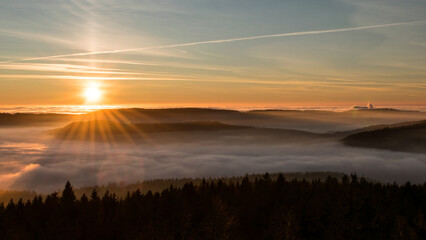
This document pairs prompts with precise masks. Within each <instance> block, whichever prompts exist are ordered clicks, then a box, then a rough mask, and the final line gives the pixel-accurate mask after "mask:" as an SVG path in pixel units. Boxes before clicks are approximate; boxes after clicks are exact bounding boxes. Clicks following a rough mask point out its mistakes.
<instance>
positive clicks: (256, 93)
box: [0, 0, 426, 105]
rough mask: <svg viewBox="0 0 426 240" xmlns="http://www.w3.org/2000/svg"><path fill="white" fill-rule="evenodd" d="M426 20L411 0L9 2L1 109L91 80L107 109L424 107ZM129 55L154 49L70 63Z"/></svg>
mask: <svg viewBox="0 0 426 240" xmlns="http://www.w3.org/2000/svg"><path fill="white" fill-rule="evenodd" d="M425 12H426V2H425V1H414V0H408V1H396V0H369V1H367V0H324V1H311V0H310V1H300V0H299V1H296V0H295V1H269V0H266V1H248V0H245V1H243V0H228V1H206V0H197V1H192V0H190V1H188V0H183V1H162V0H161V1H130V0H121V1H118V0H117V1H113V0H106V1H105V0H104V1H94V0H91V1H87V0H85V1H77V0H73V1H62V0H57V1H53V0H51V1H47V0H45V1H29V0H23V1H20V0H16V1H9V0H0V104H6V105H14V104H18V105H19V104H82V103H84V98H83V97H82V96H81V94H80V93H81V92H82V91H83V89H84V88H85V86H87V84H89V83H92V82H94V81H96V82H99V84H100V85H101V86H102V90H103V92H104V98H103V99H102V101H101V102H100V104H136V103H143V104H162V103H179V104H191V103H200V104H210V105H211V104H218V105H220V104H244V105H250V104H281V105H306V104H308V105H315V104H318V105H321V104H325V105H330V104H337V105H338V104H351V103H353V104H359V103H364V102H367V101H373V102H377V103H380V104H398V103H400V104H424V103H426V97H425V96H426V94H425V92H426V91H425V90H426V22H424V21H426V16H425V14H424V13H425ZM415 21H417V22H415ZM419 21H420V22H419ZM394 23H402V24H401V25H393V26H383V27H376V28H369V29H364V30H356V31H345V32H331V33H321V34H310V35H299V36H285V37H273V38H262V39H251V40H250V39H249V40H241V41H232V42H221V43H214V44H198V45H191V46H177V47H169V48H151V47H157V46H165V45H173V44H185V43H196V42H202V41H212V40H220V39H234V38H246V37H253V36H263V35H271V34H282V33H298V32H306V31H322V30H333V29H346V28H353V27H360V26H372V25H381V24H394ZM131 48H136V49H141V48H145V49H144V50H135V51H125V52H114V53H111V52H109V53H104V54H87V55H80V56H71V55H69V54H75V53H87V52H98V51H113V50H122V49H131ZM147 48H151V49H147ZM57 55H66V56H63V57H53V58H44V57H49V56H57ZM68 55H69V56H68Z"/></svg>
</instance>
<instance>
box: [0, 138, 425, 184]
mask: <svg viewBox="0 0 426 240" xmlns="http://www.w3.org/2000/svg"><path fill="white" fill-rule="evenodd" d="M1 131H3V130H0V133H1V134H0V136H2V137H1V138H0V142H1V141H2V140H3V139H5V138H7V135H5V134H3V133H4V132H1ZM21 133H22V132H21ZM33 133H34V130H33ZM39 133H41V132H39ZM21 136H25V138H24V137H17V138H15V139H14V140H13V141H15V142H27V144H21V145H14V146H15V151H13V152H11V151H9V153H8V154H7V155H5V154H3V153H4V151H2V150H0V151H1V154H0V163H1V165H2V166H8V165H16V166H15V167H14V168H13V169H10V170H7V171H2V172H1V173H0V188H10V189H31V190H36V191H40V192H51V191H53V190H57V189H60V188H62V187H63V184H64V182H65V181H67V180H70V181H71V182H72V183H73V184H74V185H76V186H90V185H96V184H108V183H109V182H127V183H131V182H135V181H137V180H144V179H156V178H179V177H222V176H235V175H244V174H246V173H264V172H266V171H268V172H295V171H340V172H346V173H351V172H357V173H358V174H360V175H365V176H367V177H371V178H375V179H378V180H380V181H384V182H387V181H389V182H393V181H397V182H399V183H404V182H405V181H408V180H409V181H411V182H414V183H423V182H424V181H426V177H425V175H424V173H425V172H426V161H425V159H424V155H421V154H409V153H399V152H390V151H383V150H372V149H360V148H350V147H345V146H343V145H341V144H340V143H337V142H323V143H312V144H270V143H268V144H262V143H259V144H238V143H236V142H235V141H233V144H229V143H227V142H218V141H209V142H199V143H191V144H161V145H160V144H137V145H132V144H122V145H119V144H112V145H108V144H103V143H90V144H87V143H79V142H56V141H53V140H52V139H50V140H49V139H45V140H43V141H42V142H43V144H44V145H46V146H47V148H42V149H41V150H40V151H39V152H38V153H37V154H31V155H26V154H24V153H22V152H21V151H19V149H18V147H24V148H28V146H29V145H28V142H30V141H36V138H35V137H37V136H36V135H33V134H32V133H31V132H30V134H23V135H21ZM10 141H11V140H9V143H8V145H9V146H11V145H12V143H10ZM37 141H40V140H37Z"/></svg>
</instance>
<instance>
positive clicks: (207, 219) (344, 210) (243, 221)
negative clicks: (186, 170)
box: [0, 174, 426, 240]
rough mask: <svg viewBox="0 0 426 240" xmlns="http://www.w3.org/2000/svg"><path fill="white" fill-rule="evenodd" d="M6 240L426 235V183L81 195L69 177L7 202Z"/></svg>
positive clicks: (252, 185)
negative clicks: (39, 193) (55, 188)
mask: <svg viewBox="0 0 426 240" xmlns="http://www.w3.org/2000/svg"><path fill="white" fill-rule="evenodd" d="M0 239H268V240H269V239H426V184H423V185H412V184H409V183H407V184H405V185H402V186H399V185H396V184H387V185H383V184H379V183H371V182H368V181H366V180H365V179H364V178H358V177H357V176H356V175H352V176H350V177H348V176H344V177H343V178H342V179H341V180H339V181H338V180H337V179H336V178H333V177H330V178H328V179H327V180H326V181H319V180H318V181H312V182H308V181H297V180H292V181H286V180H285V178H284V176H283V175H279V176H278V178H277V179H276V180H271V178H270V176H269V174H265V175H264V176H263V178H260V179H256V180H254V181H250V180H249V178H244V179H243V180H242V181H241V182H223V181H216V182H214V181H210V182H209V181H203V182H202V183H201V184H200V185H198V186H194V185H193V184H192V183H187V184H185V185H184V186H183V187H182V188H175V187H173V186H171V187H169V188H168V189H166V190H164V191H162V192H161V193H155V194H153V193H152V192H148V193H146V194H142V193H141V192H140V191H138V190H137V191H135V192H132V193H128V194H127V196H126V197H125V198H120V199H119V198H118V197H116V195H115V194H109V193H108V192H107V193H105V194H104V195H103V196H99V195H98V194H97V192H96V191H93V192H92V194H91V196H89V197H86V195H83V196H82V197H81V198H80V199H76V197H75V194H74V191H73V189H72V186H71V184H69V183H67V184H66V186H65V189H64V190H63V192H62V194H61V195H58V194H57V193H53V194H50V195H48V196H47V197H46V198H45V199H43V198H42V197H36V198H34V200H33V201H28V202H23V201H18V202H17V203H14V202H13V201H11V202H10V203H9V204H7V205H6V206H4V205H2V206H0Z"/></svg>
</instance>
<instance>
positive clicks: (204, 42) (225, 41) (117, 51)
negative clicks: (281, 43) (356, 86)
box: [0, 21, 426, 63]
mask: <svg viewBox="0 0 426 240" xmlns="http://www.w3.org/2000/svg"><path fill="white" fill-rule="evenodd" d="M425 23H426V21H411V22H398V23H389V24H377V25H369V26H361V27H349V28H337V29H328V30H316V31H302V32H292V33H279V34H270V35H261V36H251V37H242V38H230V39H220V40H209V41H199V42H191V43H179V44H170V45H162V46H154V47H143V48H127V49H117V50H107V51H92V52H81V53H72V54H61V55H53V56H46V57H36V58H25V59H18V60H9V61H3V62H0V63H10V62H18V61H35V60H45V59H52V58H64V57H79V56H89V55H98V54H111V53H124V52H138V51H147V50H153V49H166V48H177V47H188V46H195V45H204V44H218V43H227V42H236V41H247V40H256V39H264V38H277V37H292V36H307V35H317V34H327V33H339V32H349V31H360V30H368V29H375V28H385V27H395V26H404V25H417V24H425Z"/></svg>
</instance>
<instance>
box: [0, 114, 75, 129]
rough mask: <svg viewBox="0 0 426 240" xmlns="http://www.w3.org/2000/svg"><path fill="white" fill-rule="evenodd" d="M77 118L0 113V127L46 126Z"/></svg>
mask: <svg viewBox="0 0 426 240" xmlns="http://www.w3.org/2000/svg"><path fill="white" fill-rule="evenodd" d="M78 117H79V116H76V115H70V114H33V113H14V114H10V113H0V127H14V126H17V127H28V126H47V125H52V124H58V123H67V122H71V121H72V120H73V119H74V120H75V119H77V118H78Z"/></svg>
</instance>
